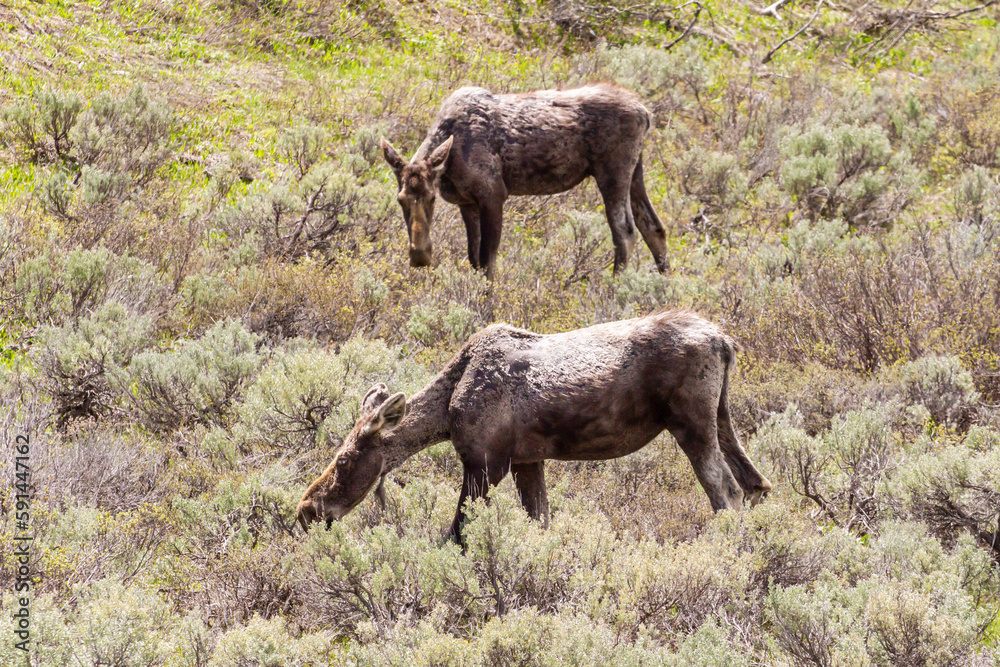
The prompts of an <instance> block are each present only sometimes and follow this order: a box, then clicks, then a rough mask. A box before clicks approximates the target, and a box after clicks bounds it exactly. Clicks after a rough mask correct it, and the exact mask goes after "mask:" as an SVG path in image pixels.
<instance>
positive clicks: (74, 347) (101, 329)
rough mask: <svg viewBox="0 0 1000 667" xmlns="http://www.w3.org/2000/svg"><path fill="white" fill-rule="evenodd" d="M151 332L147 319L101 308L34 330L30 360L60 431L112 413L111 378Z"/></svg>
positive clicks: (114, 306)
mask: <svg viewBox="0 0 1000 667" xmlns="http://www.w3.org/2000/svg"><path fill="white" fill-rule="evenodd" d="M151 328H152V321H151V318H149V317H144V316H136V315H134V314H133V313H130V312H128V310H126V309H125V308H124V307H122V306H121V305H119V304H117V303H106V304H104V305H102V306H101V307H100V308H98V309H97V310H96V311H94V312H93V313H92V314H90V315H87V316H85V317H81V318H80V319H79V320H77V321H76V322H75V323H72V324H67V325H65V326H62V327H52V326H48V327H42V328H41V329H40V330H39V332H38V336H37V341H38V342H37V346H36V347H35V348H34V349H33V351H32V358H33V360H34V362H35V364H36V365H37V367H38V371H39V375H40V377H39V381H40V382H41V386H42V387H43V389H44V390H45V391H46V392H47V393H48V394H49V395H50V396H52V400H53V403H54V412H55V414H56V415H57V416H58V422H59V424H60V425H61V426H65V425H66V424H67V423H68V421H69V420H70V419H74V418H79V417H105V416H107V415H109V414H111V413H112V412H113V411H114V410H115V409H116V405H117V399H118V395H117V393H116V392H115V389H114V384H113V382H112V378H113V377H116V376H118V375H120V374H121V373H122V372H123V370H124V368H125V367H126V366H127V365H128V363H129V362H130V361H131V359H132V357H133V356H134V355H135V354H136V353H137V352H138V351H139V350H141V349H142V348H143V347H144V346H145V345H146V344H147V342H148V336H149V333H150V330H151Z"/></svg>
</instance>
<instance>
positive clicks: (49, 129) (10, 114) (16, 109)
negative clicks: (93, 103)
mask: <svg viewBox="0 0 1000 667" xmlns="http://www.w3.org/2000/svg"><path fill="white" fill-rule="evenodd" d="M83 107H84V104H83V101H82V100H81V99H80V98H79V97H78V96H77V95H76V94H74V93H65V92H62V91H56V90H39V91H36V92H35V93H33V94H32V95H31V96H30V97H25V98H23V99H22V100H21V101H20V102H15V103H13V104H11V105H10V106H8V107H5V108H4V109H2V110H0V120H3V121H5V126H6V127H4V128H3V129H4V134H5V135H7V136H8V137H9V138H10V139H12V140H13V142H14V143H15V144H17V145H19V146H20V148H21V150H22V151H23V152H24V153H25V154H26V155H27V156H28V157H29V159H30V160H31V161H32V162H34V163H36V164H37V163H39V162H42V161H45V160H51V161H64V160H67V159H68V158H69V155H70V150H71V149H72V147H73V142H72V141H71V139H70V136H69V134H70V130H71V129H72V128H73V126H74V125H75V124H76V122H77V118H78V116H79V115H80V112H81V111H82V110H83Z"/></svg>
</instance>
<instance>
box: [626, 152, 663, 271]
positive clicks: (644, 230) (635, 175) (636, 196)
mask: <svg viewBox="0 0 1000 667" xmlns="http://www.w3.org/2000/svg"><path fill="white" fill-rule="evenodd" d="M629 200H630V202H631V205H632V218H633V219H634V220H635V226H636V227H638V228H639V233H640V234H642V239H643V240H644V241H645V242H646V245H647V246H648V247H649V251H650V252H651V253H653V260H654V261H655V262H656V269H657V271H659V272H660V273H666V272H667V271H668V270H669V269H670V259H669V258H668V257H667V232H666V230H664V229H663V223H661V222H660V218H659V217H658V216H657V215H656V211H655V210H654V209H653V204H652V202H650V201H649V195H647V194H646V183H645V181H644V180H643V176H642V155H640V156H639V163H638V164H637V165H635V171H634V172H632V186H631V188H630V189H629Z"/></svg>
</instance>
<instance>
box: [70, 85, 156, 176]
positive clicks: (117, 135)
mask: <svg viewBox="0 0 1000 667" xmlns="http://www.w3.org/2000/svg"><path fill="white" fill-rule="evenodd" d="M172 124H173V114H172V112H171V111H170V109H169V107H168V106H167V105H166V104H165V103H164V102H161V101H159V100H154V99H152V98H150V97H149V96H148V95H147V94H146V91H145V89H144V88H143V87H142V86H141V85H137V86H135V87H134V88H133V89H132V90H131V91H129V92H128V94H126V95H125V96H123V97H115V96H113V95H111V94H109V93H103V94H101V95H100V96H98V97H97V98H96V99H94V100H93V102H91V104H90V106H89V108H87V110H86V111H84V112H83V113H82V114H80V117H79V119H78V121H77V123H76V125H74V127H73V129H72V131H71V132H70V139H72V140H73V142H74V143H75V144H76V154H77V156H78V157H79V160H80V163H81V164H83V165H89V166H91V167H93V168H95V169H99V170H100V171H101V172H103V173H104V174H110V175H111V177H114V178H128V181H129V185H135V186H142V185H146V184H148V183H149V182H150V180H152V178H153V176H154V175H155V174H156V172H157V170H158V169H159V168H160V167H161V166H163V164H164V163H165V162H166V161H167V159H168V158H169V157H170V139H171V136H170V129H171V125H172ZM106 178H107V177H106Z"/></svg>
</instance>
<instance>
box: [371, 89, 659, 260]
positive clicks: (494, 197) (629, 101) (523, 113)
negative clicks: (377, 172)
mask: <svg viewBox="0 0 1000 667" xmlns="http://www.w3.org/2000/svg"><path fill="white" fill-rule="evenodd" d="M651 126H652V115H651V114H650V112H649V111H648V110H647V109H646V107H644V106H643V105H642V103H641V102H640V101H639V98H638V97H637V96H636V95H635V94H634V93H632V92H630V91H628V90H625V89H624V88H620V87H618V86H615V85H613V84H608V83H600V84H595V85H589V86H583V87H582V88H574V89H570V90H540V91H536V92H532V93H523V94H516V95H495V94H493V93H491V92H490V91H488V90H485V89H483V88H460V89H459V90H457V91H455V92H454V93H452V94H451V95H450V96H449V97H448V98H447V99H446V100H445V101H444V104H443V105H442V106H441V110H440V111H439V112H438V115H437V118H436V119H435V120H434V123H433V124H432V125H431V128H430V130H429V131H428V132H427V137H426V138H425V139H424V142H423V143H422V144H420V147H419V148H418V149H417V152H416V154H414V156H413V158H412V159H411V160H410V161H409V162H407V161H406V160H405V159H403V158H402V157H401V156H400V155H399V153H398V152H397V151H396V149H395V148H393V146H392V144H390V143H389V142H388V141H387V140H386V139H385V137H382V139H381V142H380V144H381V146H382V152H383V154H384V156H385V160H386V162H388V163H389V166H390V167H392V170H393V172H395V174H396V180H397V183H398V186H399V193H398V195H397V199H398V200H399V205H400V206H401V207H402V209H403V220H404V221H405V223H406V230H407V233H408V234H409V239H410V243H409V254H410V265H411V266H427V265H428V264H430V263H431V253H432V245H431V237H430V232H431V222H432V220H433V217H434V197H435V192H437V191H440V193H441V197H442V198H443V199H444V200H445V201H447V202H450V203H452V204H455V205H456V206H458V208H459V211H460V212H461V214H462V221H463V222H464V223H465V231H466V234H467V236H468V248H469V262H470V263H471V264H472V266H473V267H474V268H476V269H484V270H485V271H486V276H487V278H490V279H492V277H493V274H494V266H495V264H496V256H497V249H498V248H499V246H500V232H501V228H502V226H503V204H504V201H506V199H507V197H509V196H512V195H550V194H556V193H559V192H565V191H567V190H570V189H572V188H574V187H576V186H577V185H578V184H579V183H580V182H581V181H583V180H584V179H585V178H587V177H588V176H593V177H594V180H595V181H597V187H598V189H599V190H600V192H601V196H602V197H603V199H604V210H605V213H606V215H607V218H608V225H610V226H611V237H612V240H613V242H614V247H615V258H614V272H615V273H617V272H619V271H621V270H622V269H624V268H625V266H626V265H627V264H628V259H629V255H630V254H631V252H632V248H633V246H634V245H635V240H636V232H635V230H636V227H638V228H639V232H640V233H641V234H642V238H643V239H644V240H645V241H646V245H648V246H649V249H650V251H651V252H652V253H653V259H654V260H655V261H656V267H657V269H658V270H659V271H660V272H661V273H665V272H666V271H667V269H668V268H669V261H668V259H667V252H666V251H667V244H666V232H665V231H664V229H663V225H662V223H661V222H660V219H659V218H658V217H657V215H656V212H655V211H654V210H653V205H652V204H651V203H650V201H649V197H648V196H647V194H646V186H645V183H644V182H643V176H642V142H643V138H644V137H645V136H646V132H647V131H649V128H650V127H651Z"/></svg>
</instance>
